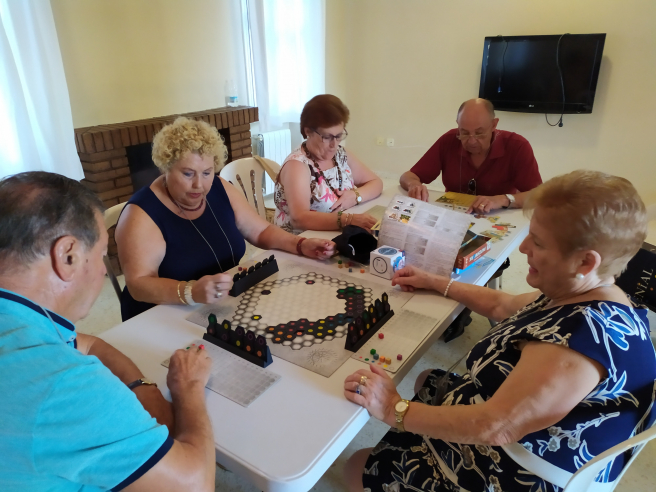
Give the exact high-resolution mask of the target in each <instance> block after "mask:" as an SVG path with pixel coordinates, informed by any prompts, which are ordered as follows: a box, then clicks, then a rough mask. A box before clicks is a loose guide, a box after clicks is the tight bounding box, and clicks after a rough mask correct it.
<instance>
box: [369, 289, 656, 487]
mask: <svg viewBox="0 0 656 492" xmlns="http://www.w3.org/2000/svg"><path fill="white" fill-rule="evenodd" d="M548 303H549V299H548V298H546V297H545V296H540V297H539V298H538V299H537V300H536V301H535V302H533V303H531V304H529V305H528V306H526V307H524V308H523V309H521V310H520V311H519V312H517V313H516V314H515V315H513V316H512V317H510V318H508V319H507V320H505V321H503V322H502V323H500V324H499V325H497V326H496V328H495V329H494V330H492V331H491V332H490V333H489V334H488V335H487V336H485V337H484V338H483V339H482V340H481V341H480V342H479V343H477V344H476V345H475V346H474V348H473V349H472V351H471V352H470V353H469V355H468V358H467V373H466V374H465V375H464V376H461V377H460V376H457V377H455V378H454V377H453V376H452V377H451V378H450V381H449V387H448V388H447V393H446V395H445V396H444V400H443V401H442V403H441V404H442V405H472V404H474V397H475V396H476V395H477V394H478V395H480V396H481V397H482V398H483V399H484V400H487V399H489V398H490V397H491V396H492V395H493V394H494V393H495V392H496V390H497V389H498V388H499V387H500V386H501V384H502V383H503V382H504V380H505V379H506V377H507V376H508V375H509V374H510V372H511V371H512V370H513V368H514V367H515V365H516V364H517V362H518V361H519V358H520V355H521V352H520V351H519V350H518V349H517V348H516V344H517V342H520V341H522V340H527V341H532V340H537V341H542V342H547V343H554V344H558V345H563V346H565V347H569V348H571V349H572V350H576V351H577V352H579V353H581V354H583V355H585V356H587V357H589V358H591V359H593V360H595V361H597V362H599V363H600V364H602V365H603V366H604V368H605V369H606V371H607V372H608V377H607V378H606V379H604V380H603V381H601V382H600V383H599V385H598V386H597V387H596V388H595V389H594V390H593V391H592V392H591V393H590V394H589V395H587V396H586V397H585V398H584V399H583V401H581V402H580V403H579V404H578V405H577V406H576V407H575V408H574V409H573V410H572V411H571V412H570V413H569V414H567V415H566V416H565V417H564V418H563V419H562V420H561V421H560V422H557V423H556V424H554V425H553V426H551V427H549V428H547V429H543V430H540V431H538V432H534V433H532V434H528V435H526V436H524V437H523V438H522V439H521V440H520V444H522V445H523V446H524V448H525V449H527V450H528V451H530V452H531V453H533V454H536V455H537V456H539V457H540V458H542V459H544V460H546V461H548V462H550V463H552V464H554V465H556V466H558V467H560V468H562V469H564V470H566V471H569V472H570V473H574V472H576V470H578V469H579V468H581V467H582V466H583V465H584V464H585V463H586V462H588V461H590V460H591V459H592V458H594V457H595V456H597V455H598V454H600V453H602V452H603V451H605V450H607V449H608V448H611V447H612V446H614V445H616V444H618V443H620V442H622V441H624V440H626V439H628V438H630V437H632V436H634V435H636V434H637V433H639V432H641V431H642V430H644V429H646V428H648V427H649V426H650V425H651V423H652V421H653V420H654V417H656V415H655V412H654V410H653V404H654V391H655V380H656V354H655V353H654V347H653V345H652V342H651V339H650V337H649V326H648V322H647V318H646V314H647V311H646V309H644V307H642V306H641V307H638V306H636V305H632V306H631V307H629V306H625V305H622V304H619V303H616V302H610V301H591V302H584V303H580V304H575V305H565V306H559V307H554V308H546V307H545V306H546V305H547V304H548ZM441 374H444V372H443V371H439V370H438V371H434V372H433V373H432V374H431V375H429V377H428V378H427V379H426V383H425V385H424V387H423V388H422V389H421V390H420V391H419V393H418V394H417V395H416V396H415V398H414V401H421V402H424V403H427V404H430V403H431V400H432V396H433V395H434V394H435V389H436V388H435V386H436V382H437V379H438V377H439V376H440V375H441ZM629 458H630V455H629V454H628V453H625V454H622V455H620V456H618V457H617V458H615V460H614V461H611V462H610V463H609V464H608V466H607V467H606V468H605V469H604V470H602V471H601V472H600V474H599V476H598V477H597V481H598V482H612V481H614V480H615V478H616V477H617V476H618V474H619V473H620V471H621V470H622V468H623V466H624V464H625V463H626V462H627V461H628V459H629ZM363 481H364V486H365V490H366V491H385V492H394V491H406V490H413V491H420V490H421V491H423V490H429V491H443V490H449V491H460V490H463V489H464V490H467V491H470V492H478V491H489V492H501V491H505V492H508V491H526V492H558V491H560V490H561V489H560V488H559V487H558V486H556V485H554V484H552V483H549V482H546V481H545V480H543V479H541V478H539V477H537V476H535V475H533V474H532V473H531V472H529V471H527V470H524V469H522V467H520V466H519V465H518V464H517V463H516V462H515V461H513V460H512V459H511V458H510V457H509V456H508V455H507V454H506V453H505V452H504V451H503V449H502V448H501V447H496V446H482V445H465V444H457V443H451V442H445V441H441V440H438V439H430V438H426V440H425V439H424V438H423V437H422V436H420V435H417V434H412V433H409V432H398V431H396V430H395V429H392V430H390V432H388V433H387V434H386V435H385V437H383V439H382V440H381V441H380V442H379V443H378V444H377V445H376V447H375V448H374V450H373V452H372V453H371V455H370V456H369V459H368V461H367V464H366V468H365V470H364V475H363ZM461 487H462V489H461Z"/></svg>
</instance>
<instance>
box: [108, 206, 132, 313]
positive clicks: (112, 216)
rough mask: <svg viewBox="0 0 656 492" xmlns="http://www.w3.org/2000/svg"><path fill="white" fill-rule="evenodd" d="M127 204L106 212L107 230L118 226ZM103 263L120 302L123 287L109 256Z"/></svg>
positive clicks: (111, 208)
mask: <svg viewBox="0 0 656 492" xmlns="http://www.w3.org/2000/svg"><path fill="white" fill-rule="evenodd" d="M127 203H128V202H124V203H119V204H118V205H114V206H113V207H110V208H108V209H107V210H105V229H109V228H111V227H114V226H115V225H116V223H117V222H118V218H119V216H120V215H121V212H122V211H123V208H124V207H125V206H126V205H127ZM103 261H104V262H105V269H106V270H107V276H108V277H109V280H110V282H111V283H112V286H113V287H114V292H116V295H117V297H118V300H119V302H120V300H121V285H120V284H119V283H118V279H117V278H116V273H114V269H113V268H112V263H111V262H110V261H109V258H108V257H107V256H105V257H104V258H103Z"/></svg>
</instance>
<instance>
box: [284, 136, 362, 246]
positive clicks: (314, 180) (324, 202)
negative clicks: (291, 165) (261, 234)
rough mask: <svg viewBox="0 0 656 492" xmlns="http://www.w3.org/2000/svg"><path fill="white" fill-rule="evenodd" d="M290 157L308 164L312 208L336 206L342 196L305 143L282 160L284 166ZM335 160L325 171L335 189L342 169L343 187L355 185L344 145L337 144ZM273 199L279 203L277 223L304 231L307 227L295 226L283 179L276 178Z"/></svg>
mask: <svg viewBox="0 0 656 492" xmlns="http://www.w3.org/2000/svg"><path fill="white" fill-rule="evenodd" d="M288 161H300V162H302V163H304V164H306V165H307V166H308V168H309V170H310V182H309V183H308V184H309V186H310V210H312V211H314V212H325V213H330V207H332V205H333V203H335V202H336V201H337V200H338V199H339V197H338V196H337V195H335V193H333V191H332V190H331V189H330V186H328V183H326V182H325V181H324V179H323V177H322V176H321V175H320V174H319V173H318V172H317V169H316V167H315V165H314V162H312V159H310V158H309V157H307V156H306V155H305V151H304V150H303V146H300V147H299V148H297V149H296V150H295V151H293V152H292V153H291V154H289V155H288V156H287V158H286V159H285V162H283V163H282V166H283V167H284V166H285V164H287V162H288ZM335 163H336V165H335V166H333V167H331V168H330V169H326V170H325V171H324V172H323V175H324V176H325V177H326V179H327V180H328V181H329V182H330V185H331V186H332V187H333V188H334V189H335V190H337V191H339V189H340V188H339V173H340V172H341V174H342V191H345V190H350V189H353V188H354V184H353V176H352V174H351V168H350V167H349V165H348V162H347V158H346V151H345V150H344V148H343V147H342V146H339V147H338V148H337V153H336V154H335ZM280 172H282V167H281V168H280ZM278 176H280V175H278ZM273 199H274V202H275V204H276V212H275V215H274V224H275V225H277V226H279V227H280V228H282V229H284V230H286V231H287V232H291V233H292V234H300V233H301V232H303V230H301V229H294V227H293V226H292V222H291V218H290V216H289V207H288V206H287V197H286V196H285V187H284V186H283V185H282V183H280V180H278V181H276V187H275V191H274V194H273ZM335 220H336V219H335ZM335 228H337V222H335Z"/></svg>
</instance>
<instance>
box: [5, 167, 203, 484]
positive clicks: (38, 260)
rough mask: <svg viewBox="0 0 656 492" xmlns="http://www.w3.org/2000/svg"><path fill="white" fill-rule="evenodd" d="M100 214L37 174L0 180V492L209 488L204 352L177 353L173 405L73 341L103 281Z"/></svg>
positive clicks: (82, 195)
mask: <svg viewBox="0 0 656 492" xmlns="http://www.w3.org/2000/svg"><path fill="white" fill-rule="evenodd" d="M102 214H103V206H102V203H101V202H100V201H99V200H98V198H97V197H96V196H95V195H94V194H93V193H91V192H90V191H88V190H87V189H86V188H85V187H84V186H83V185H81V184H80V183H78V182H77V181H73V180H70V179H68V178H65V177H63V176H60V175H57V174H51V173H44V172H30V173H22V174H18V175H15V176H13V177H9V178H7V179H4V180H3V181H0V490H2V491H3V492H9V491H12V492H13V491H27V490H29V491H45V490H48V491H84V492H89V491H100V490H110V489H111V490H129V491H153V490H157V491H163V490H194V491H197V490H203V491H204V490H214V470H215V465H214V443H213V439H212V436H213V434H212V429H211V425H210V422H209V418H208V415H207V411H206V408H205V396H204V387H205V384H206V383H207V380H208V377H209V369H210V365H211V361H210V360H209V358H208V357H207V355H206V353H205V351H204V350H200V349H195V350H189V351H182V350H179V351H177V352H176V353H175V354H174V355H173V357H172V358H171V366H170V369H169V374H168V380H167V384H168V387H169V389H170V390H171V396H172V400H173V403H172V404H169V403H168V402H167V401H166V400H164V398H163V397H162V395H161V393H160V392H159V390H158V389H157V388H156V386H154V385H153V384H152V383H151V382H150V381H148V380H147V379H145V378H144V375H143V374H142V373H141V372H140V371H139V369H138V368H137V367H136V366H135V365H134V364H133V363H132V362H131V361H130V359H128V358H127V357H126V356H125V355H123V354H122V353H120V352H119V351H118V350H116V349H115V348H113V347H112V346H110V345H109V344H107V343H105V342H104V341H102V340H100V339H98V338H95V337H92V336H88V335H83V334H78V333H76V332H75V326H74V324H73V323H74V322H75V321H77V320H79V319H80V318H82V317H84V316H86V314H87V313H88V311H89V309H90V308H91V305H92V304H93V302H94V301H95V299H96V297H97V296H98V294H99V292H100V289H101V287H102V284H103V277H104V275H105V268H104V265H103V260H102V257H103V255H104V254H105V252H106V249H107V231H106V230H105V227H104V223H103V215H102Z"/></svg>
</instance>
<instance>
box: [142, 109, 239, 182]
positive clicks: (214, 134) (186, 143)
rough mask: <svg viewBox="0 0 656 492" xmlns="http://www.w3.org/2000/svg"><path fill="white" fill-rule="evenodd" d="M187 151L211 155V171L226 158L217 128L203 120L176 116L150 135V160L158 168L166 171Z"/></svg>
mask: <svg viewBox="0 0 656 492" xmlns="http://www.w3.org/2000/svg"><path fill="white" fill-rule="evenodd" d="M187 152H193V153H195V154H199V155H211V156H213V157H214V172H215V173H218V172H219V171H220V170H221V168H222V167H223V165H224V164H225V161H226V159H227V158H228V150H227V149H226V146H225V144H224V143H223V139H222V138H221V136H220V135H219V132H218V131H217V130H216V128H214V127H212V126H210V125H209V124H208V123H206V122H204V121H199V120H190V119H189V118H185V117H184V116H180V117H178V118H176V120H175V121H174V122H173V123H171V124H169V125H166V126H165V127H164V128H162V129H161V130H160V131H159V132H157V135H155V138H153V162H154V163H155V165H156V166H157V167H158V168H159V169H160V171H162V172H167V171H169V170H170V169H171V167H173V165H174V164H175V163H176V162H178V161H179V160H180V159H181V158H182V157H183V156H184V155H185V154H186V153H187Z"/></svg>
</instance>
